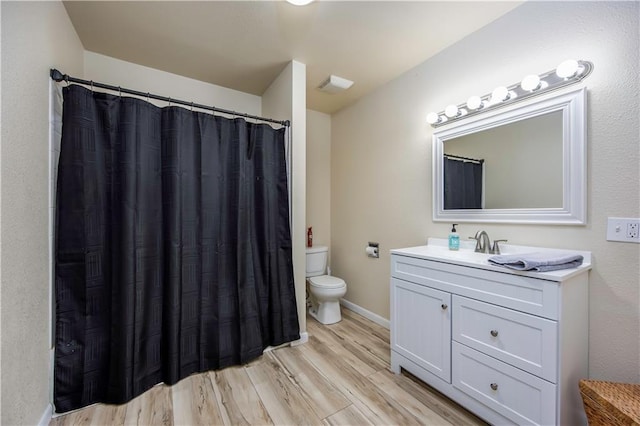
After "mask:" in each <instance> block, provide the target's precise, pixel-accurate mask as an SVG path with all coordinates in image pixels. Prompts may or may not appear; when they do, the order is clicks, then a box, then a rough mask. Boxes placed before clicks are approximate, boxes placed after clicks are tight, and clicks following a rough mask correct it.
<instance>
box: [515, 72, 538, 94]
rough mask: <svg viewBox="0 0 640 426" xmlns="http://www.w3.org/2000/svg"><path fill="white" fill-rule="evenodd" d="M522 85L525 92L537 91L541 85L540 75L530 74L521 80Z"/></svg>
mask: <svg viewBox="0 0 640 426" xmlns="http://www.w3.org/2000/svg"><path fill="white" fill-rule="evenodd" d="M520 87H522V90H524V91H525V92H535V91H536V90H538V89H540V87H541V85H540V77H538V76H537V75H535V74H531V75H528V76H526V77H525V78H523V79H522V82H520Z"/></svg>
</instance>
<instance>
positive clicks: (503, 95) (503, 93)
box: [491, 86, 509, 104]
mask: <svg viewBox="0 0 640 426" xmlns="http://www.w3.org/2000/svg"><path fill="white" fill-rule="evenodd" d="M507 99H509V89H507V88H506V87H504V86H499V87H496V88H495V89H493V92H491V103H492V104H497V103H499V102H503V101H506V100H507Z"/></svg>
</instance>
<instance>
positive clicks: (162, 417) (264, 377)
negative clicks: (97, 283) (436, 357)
mask: <svg viewBox="0 0 640 426" xmlns="http://www.w3.org/2000/svg"><path fill="white" fill-rule="evenodd" d="M342 312H343V320H342V321H341V322H339V323H337V324H332V325H328V326H325V325H322V324H320V323H318V322H317V321H316V320H314V319H313V318H311V317H308V318H307V328H308V330H307V331H308V332H309V342H308V343H306V344H304V345H300V346H297V347H282V348H279V349H275V350H272V351H269V352H266V353H265V354H264V356H262V357H260V358H259V359H257V360H254V361H253V362H251V363H249V364H247V365H244V366H237V367H230V368H226V369H224V370H221V371H214V372H208V373H202V374H196V375H193V376H190V377H188V378H186V379H184V380H182V381H180V382H179V383H177V384H175V385H174V386H171V387H169V386H165V385H158V386H155V387H154V388H152V389H151V390H149V391H148V392H146V393H144V394H143V395H140V396H139V397H138V398H136V399H134V400H133V401H131V402H129V403H128V404H124V405H117V406H114V405H105V404H96V405H93V406H91V407H87V408H85V409H82V410H79V411H76V412H73V413H69V414H66V415H63V416H59V417H56V418H54V419H53V420H52V421H51V423H50V425H53V426H67V425H99V426H102V425H266V424H274V425H302V424H304V425H307V424H309V425H320V424H323V425H419V424H425V425H456V426H458V425H484V424H485V423H484V422H483V421H482V420H480V419H478V418H477V417H475V416H474V415H472V414H471V413H469V412H467V411H465V410H464V409H462V408H461V407H459V406H458V405H456V404H455V403H453V402H451V401H450V400H448V399H447V398H445V397H444V396H442V395H440V394H439V393H437V392H436V391H434V390H432V389H431V388H429V387H428V386H426V385H424V384H423V383H421V382H419V381H418V380H416V379H414V378H413V377H411V376H409V375H405V374H402V375H395V374H393V373H391V372H390V371H389V356H390V352H389V351H390V349H389V330H387V329H385V328H383V327H380V326H379V325H377V324H375V323H373V322H371V321H369V320H367V319H366V318H364V317H362V316H360V315H358V314H356V313H354V312H352V311H350V310H348V309H343V311H342Z"/></svg>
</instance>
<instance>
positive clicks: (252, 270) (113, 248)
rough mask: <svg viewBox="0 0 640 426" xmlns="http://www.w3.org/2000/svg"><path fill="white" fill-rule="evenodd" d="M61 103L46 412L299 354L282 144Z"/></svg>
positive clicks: (225, 129) (170, 117)
mask: <svg viewBox="0 0 640 426" xmlns="http://www.w3.org/2000/svg"><path fill="white" fill-rule="evenodd" d="M63 91H64V104H63V108H64V112H63V128H62V148H61V153H60V162H59V169H58V183H57V211H56V220H57V228H56V264H55V269H56V276H55V294H56V337H55V366H54V403H55V407H56V411H57V412H65V411H69V410H72V409H76V408H79V407H82V406H86V405H89V404H92V403H95V402H106V403H124V402H126V401H129V400H131V399H132V398H134V397H136V396H137V395H139V394H141V393H142V392H144V391H145V390H147V389H149V388H150V387H152V386H153V385H155V384H157V383H160V382H164V383H167V384H173V383H176V382H177V381H179V380H180V379H182V378H184V377H186V376H188V375H190V374H192V373H195V372H200V371H206V370H211V369H219V368H223V367H227V366H230V365H235V364H242V363H246V362H248V361H250V360H252V359H254V358H256V357H258V356H260V355H261V354H262V351H263V349H264V348H265V347H267V346H269V345H279V344H282V343H285V342H290V341H293V340H296V339H298V338H299V329H298V316H297V309H296V301H295V294H294V284H293V268H292V257H291V236H290V230H289V209H288V191H287V174H286V160H285V144H284V140H285V129H273V128H272V127H271V126H269V125H266V124H253V123H248V122H247V121H245V120H244V119H239V118H236V119H227V118H223V117H218V116H213V115H211V114H208V113H202V112H194V111H189V110H187V109H184V108H180V107H176V106H174V107H165V108H159V107H156V106H154V105H152V104H150V103H148V102H145V101H143V100H140V99H135V98H127V97H119V96H114V95H109V94H103V93H94V92H92V91H90V90H88V89H85V88H84V87H82V86H76V85H71V86H69V87H65V88H64V89H63Z"/></svg>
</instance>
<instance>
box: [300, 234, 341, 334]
mask: <svg viewBox="0 0 640 426" xmlns="http://www.w3.org/2000/svg"><path fill="white" fill-rule="evenodd" d="M328 252H329V249H328V247H325V246H317V247H309V248H307V274H306V275H307V283H308V284H309V293H310V295H311V297H310V299H311V307H310V308H309V315H311V316H312V317H313V318H315V319H316V320H318V322H320V323H322V324H334V323H336V322H339V321H340V320H341V319H342V315H341V314H340V299H341V298H342V296H344V295H345V294H346V293H347V284H346V283H345V282H344V280H342V279H340V278H338V277H332V276H330V275H325V271H326V267H327V255H328Z"/></svg>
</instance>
